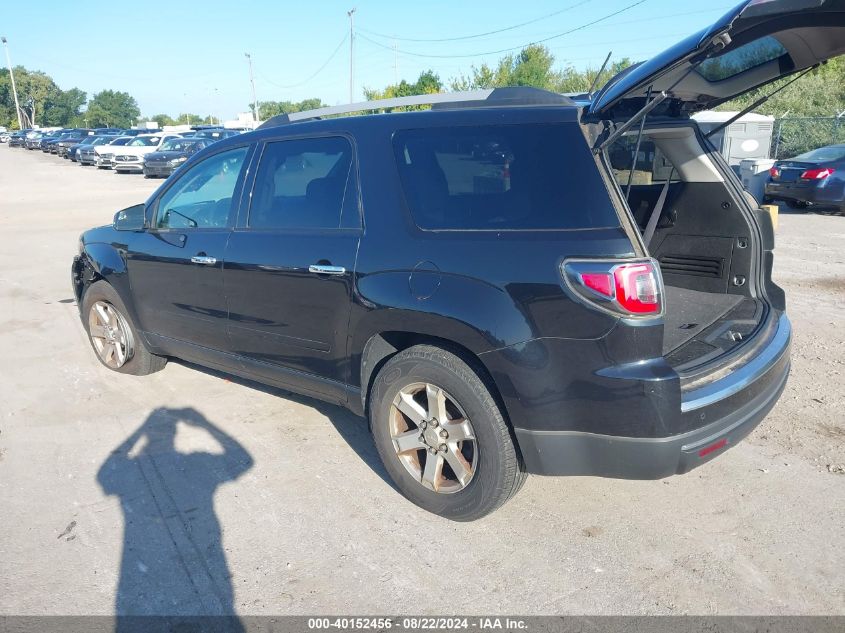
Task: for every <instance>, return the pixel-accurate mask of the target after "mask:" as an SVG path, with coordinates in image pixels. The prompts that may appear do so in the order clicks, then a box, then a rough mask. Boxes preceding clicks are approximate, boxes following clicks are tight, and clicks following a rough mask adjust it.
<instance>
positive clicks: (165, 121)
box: [149, 114, 178, 127]
mask: <svg viewBox="0 0 845 633" xmlns="http://www.w3.org/2000/svg"><path fill="white" fill-rule="evenodd" d="M149 120H150V121H155V122H156V123H158V126H159V127H164V126H165V125H178V123H176V121H175V120H174V119H173V117H171V116H170V115H169V114H156V115H155V116H151V117H149Z"/></svg>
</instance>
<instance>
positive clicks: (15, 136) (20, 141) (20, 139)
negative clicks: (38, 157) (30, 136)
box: [9, 130, 31, 147]
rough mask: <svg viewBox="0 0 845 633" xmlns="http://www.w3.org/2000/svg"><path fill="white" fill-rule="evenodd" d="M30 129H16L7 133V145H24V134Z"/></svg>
mask: <svg viewBox="0 0 845 633" xmlns="http://www.w3.org/2000/svg"><path fill="white" fill-rule="evenodd" d="M28 132H31V130H18V131H17V132H12V133H11V134H10V135H9V147H25V146H26V135H27V133H28Z"/></svg>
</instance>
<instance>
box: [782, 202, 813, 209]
mask: <svg viewBox="0 0 845 633" xmlns="http://www.w3.org/2000/svg"><path fill="white" fill-rule="evenodd" d="M786 206H788V207H789V208H790V209H796V210H798V211H806V210H807V209H808V208H809V207H810V204H809V203H808V202H804V201H803V200H787V201H786Z"/></svg>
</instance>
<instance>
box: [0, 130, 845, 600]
mask: <svg viewBox="0 0 845 633" xmlns="http://www.w3.org/2000/svg"><path fill="white" fill-rule="evenodd" d="M158 184H159V183H158V182H155V181H147V180H144V179H143V178H142V177H140V176H133V175H127V176H120V175H116V174H113V173H110V172H103V171H99V172H98V171H97V170H96V169H94V168H91V167H86V168H81V167H78V166H77V165H76V164H72V163H69V162H68V161H65V160H61V159H58V158H56V157H48V156H45V155H44V154H42V153H41V152H27V151H25V150H21V149H9V148H7V147H5V146H0V237H2V242H3V246H2V248H0V306H2V310H0V357H2V359H3V361H2V363H0V365H1V367H0V517H2V522H0V526H2V527H0V615H8V614H111V613H114V611H115V609H116V608H119V609H121V610H124V611H127V610H134V611H136V612H150V613H183V614H184V613H219V612H225V611H229V610H231V609H234V610H235V611H236V612H237V613H239V614H241V615H248V614H249V615H251V614H308V613H354V614H364V613H366V614H373V613H397V612H398V613H403V612H415V613H430V614H443V615H449V614H452V613H519V614H526V615H528V614H552V613H568V614H623V613H637V614H688V613H693V614H845V546H843V535H845V532H843V526H845V474H843V473H842V469H843V467H845V414H843V410H845V379H843V373H845V319H844V318H843V308H845V248H844V247H845V217H841V216H826V215H815V214H785V215H782V216H781V218H780V228H779V231H778V248H777V259H776V270H775V275H776V278H777V280H778V281H779V283H781V284H782V285H783V286H784V287H785V288H786V290H787V292H788V296H789V305H790V316H791V318H792V320H793V324H794V330H795V341H794V347H793V372H792V377H791V379H790V382H789V385H788V387H787V390H786V392H785V393H784V395H783V398H782V399H781V401H780V403H779V404H778V405H777V407H776V408H775V409H774V411H773V412H772V413H771V414H770V415H769V417H768V419H767V420H766V421H765V422H764V423H763V424H762V425H761V426H760V427H759V428H758V429H757V430H756V431H755V432H754V434H753V435H752V436H751V437H750V438H749V439H748V440H746V441H745V442H743V443H742V444H741V445H740V446H738V447H736V448H734V449H733V450H731V451H730V452H728V453H727V454H726V455H724V456H723V457H721V458H720V459H717V460H715V461H713V462H711V463H709V464H706V465H705V466H703V467H702V468H700V469H698V470H696V471H693V472H692V473H691V474H689V475H687V476H683V477H674V478H670V479H666V480H663V481H653V482H629V481H613V480H602V479H597V478H570V479H554V478H538V477H532V478H530V479H529V481H528V483H527V484H526V486H525V488H524V489H523V491H522V492H521V494H519V495H518V496H517V497H516V499H514V500H513V501H511V502H510V503H509V504H508V505H506V506H505V507H504V508H503V509H502V510H500V511H499V512H497V513H496V514H494V515H492V516H490V517H487V518H486V519H484V520H482V521H479V522H476V523H473V524H468V525H467V524H456V523H452V522H449V521H446V520H443V519H440V518H438V517H436V516H432V515H430V514H427V513H425V512H423V511H421V510H418V509H417V508H416V507H415V506H413V505H411V504H410V503H408V502H407V501H405V500H404V499H403V498H402V497H401V496H400V495H399V494H398V493H397V492H396V491H394V489H393V488H392V487H391V486H390V485H389V484H388V483H387V482H386V479H385V477H386V476H385V474H384V473H383V471H382V469H381V466H380V464H379V462H378V457H377V455H376V453H375V450H374V449H373V447H372V446H371V443H370V439H369V436H368V433H367V431H366V429H365V425H364V423H363V421H362V420H361V419H359V418H356V417H355V416H353V415H351V414H350V413H348V412H346V411H345V410H343V409H340V408H337V407H333V406H329V405H324V404H322V403H319V402H316V401H313V400H309V399H307V398H303V397H299V396H292V395H290V394H287V393H285V392H281V391H277V390H273V389H267V388H263V387H261V386H258V385H254V384H251V383H245V382H243V381H239V380H234V379H229V378H227V377H225V376H222V375H218V374H215V373H213V372H209V371H205V370H202V369H200V368H197V367H193V366H187V365H182V364H179V363H175V362H174V363H171V364H169V365H168V366H167V368H166V369H165V370H164V371H163V372H160V373H158V374H155V375H153V376H149V377H145V378H135V377H126V376H121V375H117V374H114V373H111V372H109V371H108V370H106V369H105V368H103V367H102V366H100V365H99V363H98V362H97V360H96V359H95V357H94V354H93V352H92V350H91V349H90V347H89V345H88V343H87V341H86V339H85V336H84V334H83V330H82V328H81V326H80V323H79V318H78V315H77V309H76V306H75V305H74V303H73V296H72V292H71V289H70V280H69V267H70V262H71V258H72V257H73V255H74V254H75V252H76V248H77V237H78V235H79V233H80V232H81V231H82V230H84V229H86V228H88V227H90V226H93V225H96V224H102V223H106V222H109V221H110V219H111V216H112V214H113V213H114V211H115V210H117V209H119V208H121V207H125V206H128V205H130V204H133V203H135V202H139V201H142V200H143V199H145V198H146V196H147V195H148V194H149V193H150V192H151V191H152V190H153V189H154V188H155V187H156V186H157V185H158ZM186 410H187V411H186ZM212 425H213V426H212ZM209 428H211V429H219V431H215V433H216V437H217V439H216V440H215V439H214V438H213V437H212V434H211V433H209V430H208V429H209ZM138 430H140V436H139V435H133V434H135V432H136V431H138ZM139 437H141V439H140V441H139V442H136V440H138V438H139ZM127 441H128V442H129V444H131V445H133V446H134V448H133V449H132V451H131V452H130V453H129V455H128V456H127V455H125V451H123V452H120V453H118V452H116V449H118V447H120V446H121V445H122V444H124V443H125V442H127ZM118 588H119V590H118Z"/></svg>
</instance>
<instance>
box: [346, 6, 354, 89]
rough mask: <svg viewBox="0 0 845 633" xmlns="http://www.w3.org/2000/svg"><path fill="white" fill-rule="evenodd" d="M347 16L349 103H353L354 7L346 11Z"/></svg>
mask: <svg viewBox="0 0 845 633" xmlns="http://www.w3.org/2000/svg"><path fill="white" fill-rule="evenodd" d="M346 15H348V16H349V103H354V102H355V7H352V10H351V11H347V12H346Z"/></svg>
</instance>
